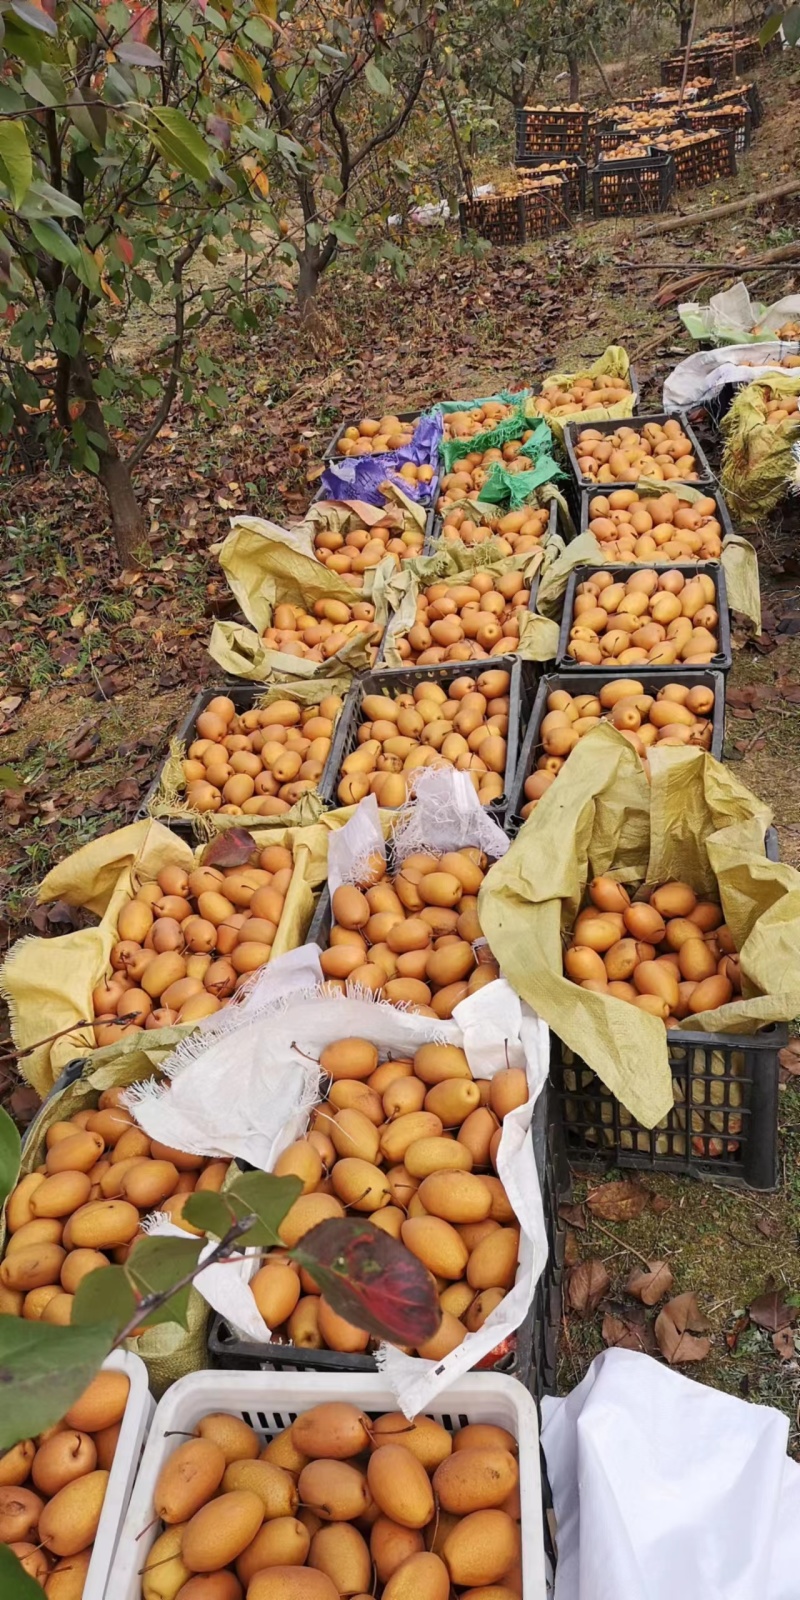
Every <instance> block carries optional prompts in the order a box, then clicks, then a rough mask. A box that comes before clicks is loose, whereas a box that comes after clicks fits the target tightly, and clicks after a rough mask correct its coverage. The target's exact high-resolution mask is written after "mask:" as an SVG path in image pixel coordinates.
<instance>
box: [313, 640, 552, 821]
mask: <svg viewBox="0 0 800 1600" xmlns="http://www.w3.org/2000/svg"><path fill="white" fill-rule="evenodd" d="M490 667H500V668H501V669H502V670H503V671H505V672H508V673H510V675H511V683H510V686H509V701H510V706H509V716H508V735H507V738H506V770H505V776H504V788H503V793H502V795H500V796H499V798H498V799H497V800H495V801H493V803H492V804H491V805H490V806H487V807H486V810H487V811H488V812H489V813H490V814H491V816H493V817H494V818H495V819H496V820H499V818H500V817H502V815H503V814H504V812H505V805H506V795H507V793H508V789H509V786H510V784H511V781H512V779H513V776H514V769H515V767H516V764H517V756H518V753H519V740H520V733H521V728H522V721H523V717H524V704H523V700H524V695H525V685H524V683H523V676H522V663H521V661H520V658H519V656H488V657H484V658H483V659H482V660H481V661H445V662H443V663H442V664H441V665H439V666H433V667H385V668H383V669H382V670H381V671H379V672H367V673H363V674H362V676H361V677H360V678H356V679H354V681H353V684H352V687H351V689H350V692H349V694H348V696H347V699H346V701H345V705H344V711H343V712H342V715H341V717H340V718H339V725H338V729H337V732H336V733H335V734H334V738H333V748H332V750H331V754H330V760H332V761H333V760H334V759H335V762H336V780H338V777H339V770H340V768H341V765H342V762H343V761H344V759H345V757H346V756H349V755H350V753H351V751H353V750H355V748H356V745H357V743H358V729H359V726H360V723H361V705H362V702H363V700H364V697H365V696H366V695H368V694H389V695H393V694H395V693H396V692H400V693H401V694H402V693H407V692H408V690H410V689H415V688H416V686H417V684H420V683H438V684H440V685H441V686H445V685H447V684H448V683H451V682H452V681H453V679H454V678H464V677H467V678H479V677H480V675H481V673H482V672H487V671H488V670H489V668H490ZM331 804H334V805H335V804H336V783H335V784H334V792H333V796H332V800H331Z"/></svg>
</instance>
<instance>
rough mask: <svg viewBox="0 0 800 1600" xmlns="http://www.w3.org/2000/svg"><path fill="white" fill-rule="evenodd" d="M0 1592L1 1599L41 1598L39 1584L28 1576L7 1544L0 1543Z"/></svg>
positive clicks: (39, 1599) (25, 1599)
mask: <svg viewBox="0 0 800 1600" xmlns="http://www.w3.org/2000/svg"><path fill="white" fill-rule="evenodd" d="M0 1594H2V1596H3V1600H42V1587H41V1584H39V1583H37V1582H36V1579H35V1578H29V1577H28V1574H27V1572H26V1571H25V1568H24V1567H23V1566H22V1564H21V1563H20V1561H19V1560H18V1558H17V1556H15V1555H14V1552H13V1550H9V1548H8V1545H7V1544H0Z"/></svg>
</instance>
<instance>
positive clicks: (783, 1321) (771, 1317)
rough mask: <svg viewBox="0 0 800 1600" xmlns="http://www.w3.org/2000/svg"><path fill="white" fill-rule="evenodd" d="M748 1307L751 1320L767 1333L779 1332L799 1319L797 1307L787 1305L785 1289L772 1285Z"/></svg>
mask: <svg viewBox="0 0 800 1600" xmlns="http://www.w3.org/2000/svg"><path fill="white" fill-rule="evenodd" d="M747 1309H748V1311H749V1313H750V1321H751V1322H754V1323H755V1325H756V1327H757V1328H763V1329H764V1332H765V1333H778V1331H779V1330H780V1329H781V1328H788V1327H789V1326H790V1325H791V1323H793V1322H796V1321H797V1307H796V1306H787V1304H786V1301H785V1300H784V1298H783V1290H782V1289H773V1288H772V1287H770V1286H768V1287H767V1289H766V1290H765V1291H764V1293H763V1294H760V1295H759V1296H758V1298H757V1299H756V1300H754V1301H753V1303H752V1305H749V1306H748V1308H747Z"/></svg>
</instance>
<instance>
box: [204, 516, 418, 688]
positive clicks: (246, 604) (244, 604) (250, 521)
mask: <svg viewBox="0 0 800 1600" xmlns="http://www.w3.org/2000/svg"><path fill="white" fill-rule="evenodd" d="M317 525H318V517H317V518H315V517H314V516H311V517H309V518H308V519H307V520H306V522H304V523H302V524H301V525H300V526H299V527H297V528H291V529H287V528H279V527H278V525H277V523H274V522H264V521H262V520H261V518H259V517H234V518H233V521H232V522H231V531H230V533H229V534H228V536H227V538H226V539H224V540H223V542H222V544H220V545H216V546H215V547H214V550H215V554H216V555H217V556H218V557H219V562H220V566H221V567H222V570H223V572H224V573H225V576H226V578H227V580H228V583H229V585H230V588H231V590H232V592H233V594H234V595H235V597H236V599H237V600H238V602H239V605H240V607H241V609H242V611H243V613H244V615H245V617H246V619H247V622H248V623H249V627H245V626H243V625H242V624H241V623H237V622H215V623H214V627H213V629H212V632H211V639H210V641H209V646H208V649H209V654H210V655H211V657H212V658H213V660H214V661H216V663H217V665H218V666H220V667H222V669H223V671H225V672H228V673H230V674H231V675H232V676H233V677H237V678H248V679H250V680H251V681H255V682H257V683H266V682H268V681H270V680H276V679H278V678H314V677H316V678H323V677H330V675H331V674H332V673H333V674H335V673H336V671H337V668H340V669H341V668H344V669H346V670H348V671H349V672H360V671H362V670H363V669H364V668H365V667H367V666H369V664H370V657H369V649H368V639H367V636H366V634H363V633H356V634H354V635H353V636H352V638H351V639H349V640H348V642H347V644H346V645H345V646H344V648H343V649H341V650H338V651H337V652H336V655H334V656H331V657H330V659H329V660H328V661H306V660H304V659H303V658H302V657H300V656H289V655H285V654H284V653H283V652H282V651H278V650H269V649H268V648H267V646H266V645H265V644H264V642H263V639H262V635H263V633H264V631H265V629H266V628H268V627H269V626H270V623H271V622H272V613H273V611H274V608H275V606H277V605H280V604H282V603H286V604H289V605H298V606H303V607H304V608H306V609H310V608H311V607H312V606H313V605H314V602H315V601H316V600H343V601H344V602H345V603H346V604H347V605H351V604H352V602H353V599H354V595H355V591H354V590H353V588H352V585H350V584H347V583H345V582H344V580H343V579H342V578H340V577H338V576H337V574H336V573H335V572H330V571H329V569H328V568H327V567H326V566H325V565H324V564H323V563H322V562H321V561H318V560H317V558H316V555H315V552H314V533H315V531H316V527H317ZM390 564H392V565H393V563H391V562H390ZM371 581H373V580H371ZM359 594H360V595H361V597H362V598H364V599H368V598H369V586H368V585H367V584H365V586H364V590H363V591H359Z"/></svg>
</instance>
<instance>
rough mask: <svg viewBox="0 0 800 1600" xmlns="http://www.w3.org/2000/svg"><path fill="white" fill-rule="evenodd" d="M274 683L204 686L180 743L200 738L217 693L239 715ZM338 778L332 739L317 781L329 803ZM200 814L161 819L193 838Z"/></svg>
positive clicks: (146, 810) (150, 793)
mask: <svg viewBox="0 0 800 1600" xmlns="http://www.w3.org/2000/svg"><path fill="white" fill-rule="evenodd" d="M379 652H380V641H379ZM271 687H273V685H270V684H265V683H242V681H241V679H240V678H233V679H228V680H227V681H226V682H225V683H223V684H221V685H220V686H219V687H218V688H216V689H214V688H208V689H201V690H200V693H199V694H198V695H197V697H196V699H195V700H193V701H192V704H191V706H190V708H189V710H188V712H187V714H186V716H185V717H184V720H183V722H182V723H181V724H180V726H179V727H178V728H177V729H176V731H175V733H174V735H173V738H174V739H175V740H177V742H178V743H179V744H181V745H183V747H184V749H186V750H188V748H189V746H190V744H192V742H193V740H194V739H196V738H197V719H198V717H199V716H200V715H201V714H202V712H203V711H205V709H206V706H207V705H208V703H209V701H210V700H214V699H215V698H216V696H217V695H225V696H226V697H227V698H228V699H229V700H232V701H233V703H234V705H235V707H236V714H237V716H240V715H241V714H242V712H243V711H250V710H252V709H253V707H254V706H257V705H258V702H259V700H261V699H263V697H264V695H265V694H266V692H267V690H268V689H269V688H271ZM287 687H289V688H291V685H288V686H287ZM334 731H335V730H334ZM168 759H169V758H168V757H167V758H165V760H164V761H162V763H161V765H160V767H159V769H158V772H157V773H156V776H155V777H154V779H153V782H152V783H151V785H150V787H149V789H148V790H147V792H146V794H145V796H144V799H143V800H142V803H141V805H140V807H139V810H138V811H137V813H136V815H137V818H139V817H146V816H149V814H150V806H151V805H152V803H153V801H154V800H155V799H156V797H157V795H158V792H159V790H160V788H161V781H162V777H163V774H164V768H165V767H166V765H167V760H168ZM335 779H336V769H335V767H334V765H333V741H332V742H331V748H330V751H329V753H328V757H327V760H326V762H325V765H324V767H323V770H322V774H321V776H320V778H319V780H318V783H317V794H318V795H319V796H320V799H321V800H323V801H324V802H325V803H326V804H327V803H328V802H330V801H331V800H332V798H333V792H334V786H335ZM201 817H202V812H200V811H198V812H197V814H196V817H187V816H185V815H180V816H175V815H173V816H163V817H161V818H160V821H162V822H164V823H166V824H167V826H168V827H170V828H171V829H172V831H173V833H178V834H180V836H181V838H184V839H190V840H191V839H194V838H195V835H196V833H197V831H198V830H197V825H198V824H199V822H200V819H201Z"/></svg>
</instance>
